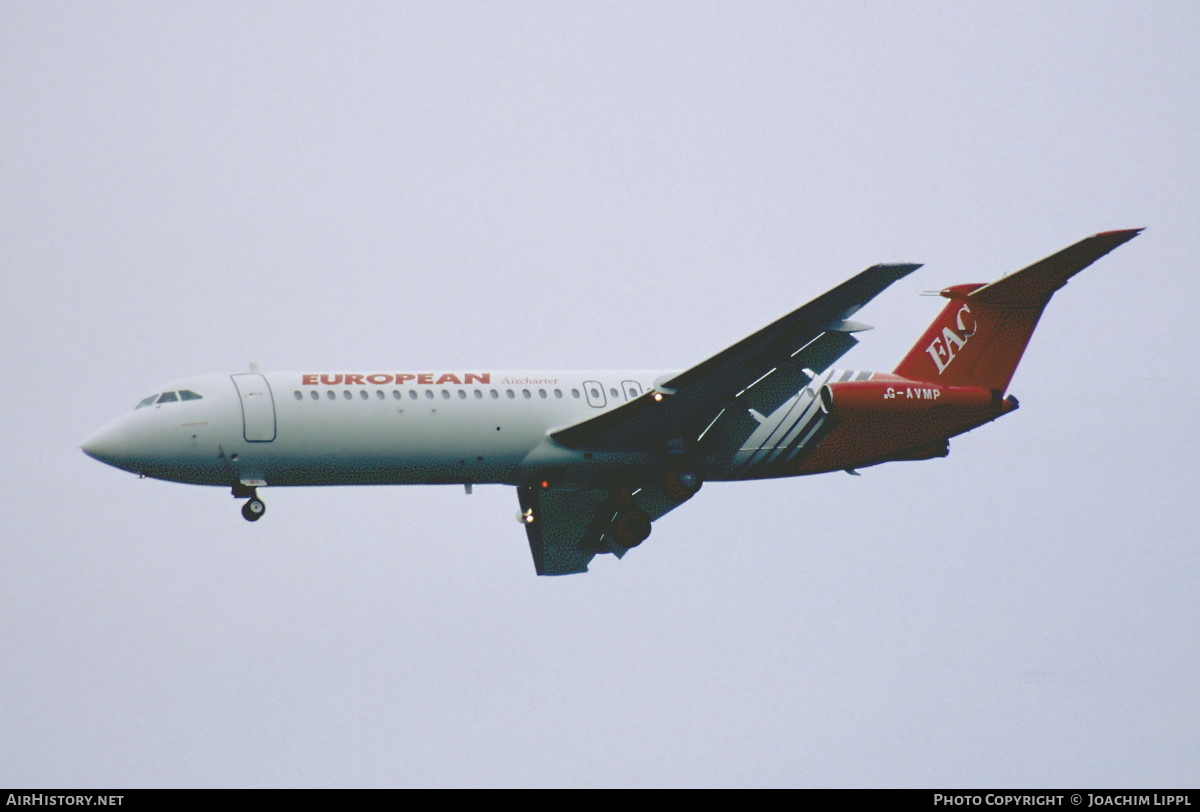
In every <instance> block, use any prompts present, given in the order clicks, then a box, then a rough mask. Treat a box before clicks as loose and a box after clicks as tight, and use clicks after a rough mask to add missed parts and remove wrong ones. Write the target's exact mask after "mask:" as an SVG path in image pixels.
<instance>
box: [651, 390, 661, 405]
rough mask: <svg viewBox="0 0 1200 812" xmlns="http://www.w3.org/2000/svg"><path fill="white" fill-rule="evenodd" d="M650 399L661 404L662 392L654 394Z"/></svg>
mask: <svg viewBox="0 0 1200 812" xmlns="http://www.w3.org/2000/svg"><path fill="white" fill-rule="evenodd" d="M650 397H652V398H654V402H655V403H662V399H663V395H662V392H655V393H654V394H653V395H651V396H650Z"/></svg>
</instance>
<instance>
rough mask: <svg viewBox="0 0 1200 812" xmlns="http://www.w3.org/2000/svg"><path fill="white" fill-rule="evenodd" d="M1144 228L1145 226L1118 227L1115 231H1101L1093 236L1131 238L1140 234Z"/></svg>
mask: <svg viewBox="0 0 1200 812" xmlns="http://www.w3.org/2000/svg"><path fill="white" fill-rule="evenodd" d="M1145 230H1146V227H1145V226H1142V227H1141V228H1118V229H1116V230H1115V231H1101V232H1100V233H1099V234H1095V235H1093V236H1096V237H1125V238H1126V239H1129V240H1132V239H1133V238H1134V237H1136V236H1137V235H1139V234H1141V233H1142V232H1143V231H1145Z"/></svg>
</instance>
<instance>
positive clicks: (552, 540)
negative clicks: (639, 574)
mask: <svg viewBox="0 0 1200 812" xmlns="http://www.w3.org/2000/svg"><path fill="white" fill-rule="evenodd" d="M517 498H518V499H520V501H521V512H522V513H523V514H525V515H532V516H536V517H537V521H534V522H529V523H527V524H526V525H525V533H526V535H528V537H529V549H530V551H531V552H532V553H533V565H534V567H535V568H536V569H537V574H538V575H571V574H574V573H579V572H587V568H588V563H589V562H590V561H591V560H592V558H593V557H595V555H596V554H597V553H601V552H605V553H614V554H615V555H616V556H617V558H621V557H622V556H624V555H625V553H626V552H628V548H627V547H622V546H621V545H620V544H618V543H617V541H616V539H615V538H614V534H613V533H612V532H611V530H612V522H613V519H614V518H615V516H616V513H617V506H616V505H614V504H613V503H612V502H611V501H610V496H609V493H608V491H602V490H578V491H575V490H557V489H550V490H542V489H541V488H536V487H521V488H517ZM633 501H634V504H635V505H636V506H637V507H638V508H640V509H642V510H644V511H646V513H647V514H648V515H649V516H650V520H651V521H654V520H656V519H658V518H659V517H661V516H664V515H666V514H667V513H668V512H670V511H671V510H672V509H674V508H676V507H678V506H679V504H678V503H677V502H673V501H671V500H670V499H668V498H667V496H666V494H664V493H663V492H662V488H661V487H659V486H656V485H650V486H647V487H644V488H641V489H639V490H637V491H635V492H634V494H633Z"/></svg>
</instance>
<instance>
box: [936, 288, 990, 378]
mask: <svg viewBox="0 0 1200 812" xmlns="http://www.w3.org/2000/svg"><path fill="white" fill-rule="evenodd" d="M968 321H969V322H970V323H971V326H970V327H968V326H967V324H966V322H968ZM955 323H956V324H957V326H958V329H959V332H958V333H956V332H954V331H953V330H951V329H950V328H949V327H943V328H942V335H941V336H940V337H938V338H935V339H934V340H933V341H932V342H931V343H930V345H929V346H928V347H926V348H925V352H927V353H929V357H930V358H932V359H933V363H934V366H936V367H937V371H938V374H939V375H941V374H942V373H943V372H944V371H945V370H946V367H948V366H950V362H951V361H953V360H954V359H955V357H956V354H957V353H958V351H959V350H961V349H962V348H963V347H964V346H965V345H966V343H967V341H968V340H969V339H970V338H971V336H973V335H975V329H976V327H977V325H976V322H975V318H974V317H973V316H971V308H969V307H967V306H966V305H963V306H962V307H960V308H959V309H958V318H957V319H955ZM960 333H961V335H960Z"/></svg>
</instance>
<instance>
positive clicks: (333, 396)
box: [325, 389, 337, 400]
mask: <svg viewBox="0 0 1200 812" xmlns="http://www.w3.org/2000/svg"><path fill="white" fill-rule="evenodd" d="M325 394H326V395H328V396H329V399H330V400H337V392H334V391H333V390H332V389H330V390H329V391H328V392H326V393H325Z"/></svg>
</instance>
